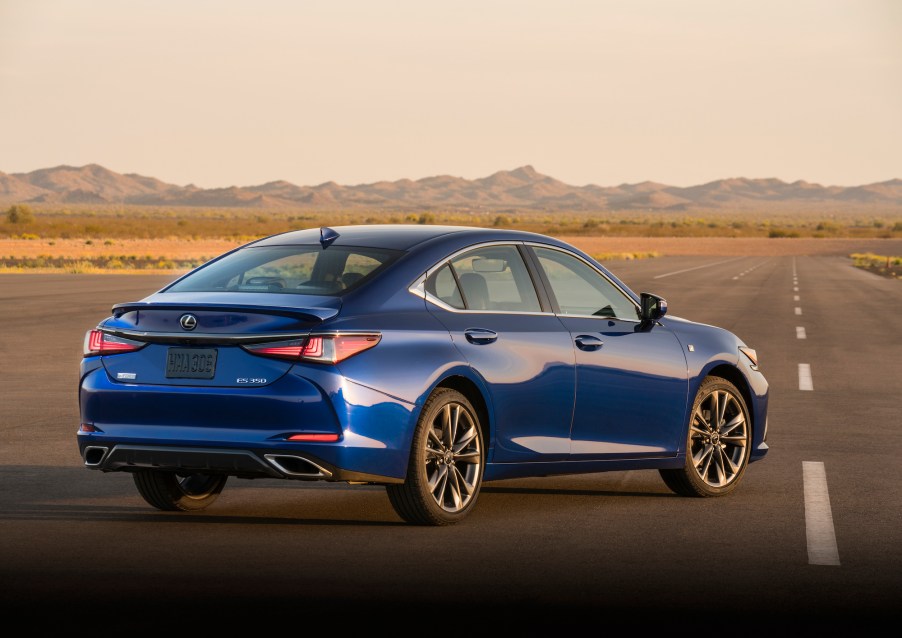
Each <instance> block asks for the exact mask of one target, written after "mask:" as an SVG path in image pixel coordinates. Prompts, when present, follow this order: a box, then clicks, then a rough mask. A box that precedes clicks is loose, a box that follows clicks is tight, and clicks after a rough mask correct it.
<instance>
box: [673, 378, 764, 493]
mask: <svg viewBox="0 0 902 638" xmlns="http://www.w3.org/2000/svg"><path fill="white" fill-rule="evenodd" d="M750 444H751V424H750V419H749V413H748V408H747V407H746V405H745V400H744V399H743V398H742V394H741V393H740V392H739V390H737V389H736V386H734V385H733V384H732V383H730V382H729V381H727V380H726V379H722V378H720V377H708V378H707V379H705V380H704V382H703V383H702V385H701V387H700V388H699V391H698V394H697V395H696V398H695V403H694V405H693V406H692V414H691V416H690V420H689V433H688V438H687V441H686V463H685V465H684V466H683V467H682V468H680V469H678V470H661V471H660V472H661V476H662V477H663V479H664V482H665V483H667V486H668V487H669V488H670V489H672V490H673V491H674V492H676V493H677V494H683V495H685V496H720V495H722V494H727V493H728V492H731V491H732V490H733V489H735V487H736V486H737V485H738V483H739V481H740V479H741V478H742V474H743V472H744V471H745V468H746V466H747V465H748V460H749V446H750Z"/></svg>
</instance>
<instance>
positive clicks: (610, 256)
mask: <svg viewBox="0 0 902 638" xmlns="http://www.w3.org/2000/svg"><path fill="white" fill-rule="evenodd" d="M660 256H661V255H660V253H657V252H655V251H650V252H631V253H596V254H594V255H592V259H594V260H595V261H600V262H605V261H612V260H615V259H625V260H627V261H631V260H633V259H654V258H655V257H660Z"/></svg>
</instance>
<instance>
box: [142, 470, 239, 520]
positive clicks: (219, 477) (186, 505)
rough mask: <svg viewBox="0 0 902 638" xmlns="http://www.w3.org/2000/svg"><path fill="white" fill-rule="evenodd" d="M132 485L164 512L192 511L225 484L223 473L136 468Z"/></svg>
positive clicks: (214, 496)
mask: <svg viewBox="0 0 902 638" xmlns="http://www.w3.org/2000/svg"><path fill="white" fill-rule="evenodd" d="M133 478H134V479H135V486H136V487H137V488H138V492H140V494H141V496H142V497H143V498H144V500H145V501H147V503H148V504H149V505H152V506H153V507H156V508H157V509H159V510H163V511H164V512H194V511H198V510H202V509H204V508H206V507H208V506H209V505H210V504H212V503H213V501H215V500H216V499H217V498H218V497H219V493H220V492H222V488H223V487H225V484H226V481H227V480H228V478H229V477H228V476H227V475H225V474H196V473H194V474H177V473H175V472H161V471H159V470H140V471H138V472H135V473H134V474H133Z"/></svg>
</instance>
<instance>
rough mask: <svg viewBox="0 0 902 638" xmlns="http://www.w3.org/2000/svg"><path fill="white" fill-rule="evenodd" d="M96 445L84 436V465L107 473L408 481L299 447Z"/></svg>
mask: <svg viewBox="0 0 902 638" xmlns="http://www.w3.org/2000/svg"><path fill="white" fill-rule="evenodd" d="M97 443H99V442H98V441H90V440H79V444H80V445H79V447H80V448H81V450H80V451H81V455H82V458H83V459H84V461H85V467H87V468H89V469H93V470H101V471H104V472H136V471H140V470H161V471H169V472H202V473H209V474H229V475H232V476H239V477H242V478H278V479H295V480H302V481H304V480H306V481H317V480H326V481H353V482H363V483H401V482H403V479H401V478H397V477H392V476H382V475H378V474H370V473H365V472H357V471H353V470H347V469H344V468H340V467H337V466H335V465H333V464H332V463H329V462H328V461H324V460H323V459H321V458H319V457H317V456H315V455H313V454H309V453H307V452H298V451H296V450H291V451H289V452H286V451H284V450H268V451H267V450H242V449H233V448H203V447H177V446H154V445H129V444H123V443H118V444H114V445H113V446H112V447H108V446H106V445H97Z"/></svg>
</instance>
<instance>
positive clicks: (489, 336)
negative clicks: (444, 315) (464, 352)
mask: <svg viewBox="0 0 902 638" xmlns="http://www.w3.org/2000/svg"><path fill="white" fill-rule="evenodd" d="M464 336H465V337H466V338H467V341H469V342H470V343H475V344H478V345H482V344H486V343H494V342H495V340H496V339H498V333H497V332H495V331H494V330H486V329H485V328H467V329H466V330H464Z"/></svg>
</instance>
